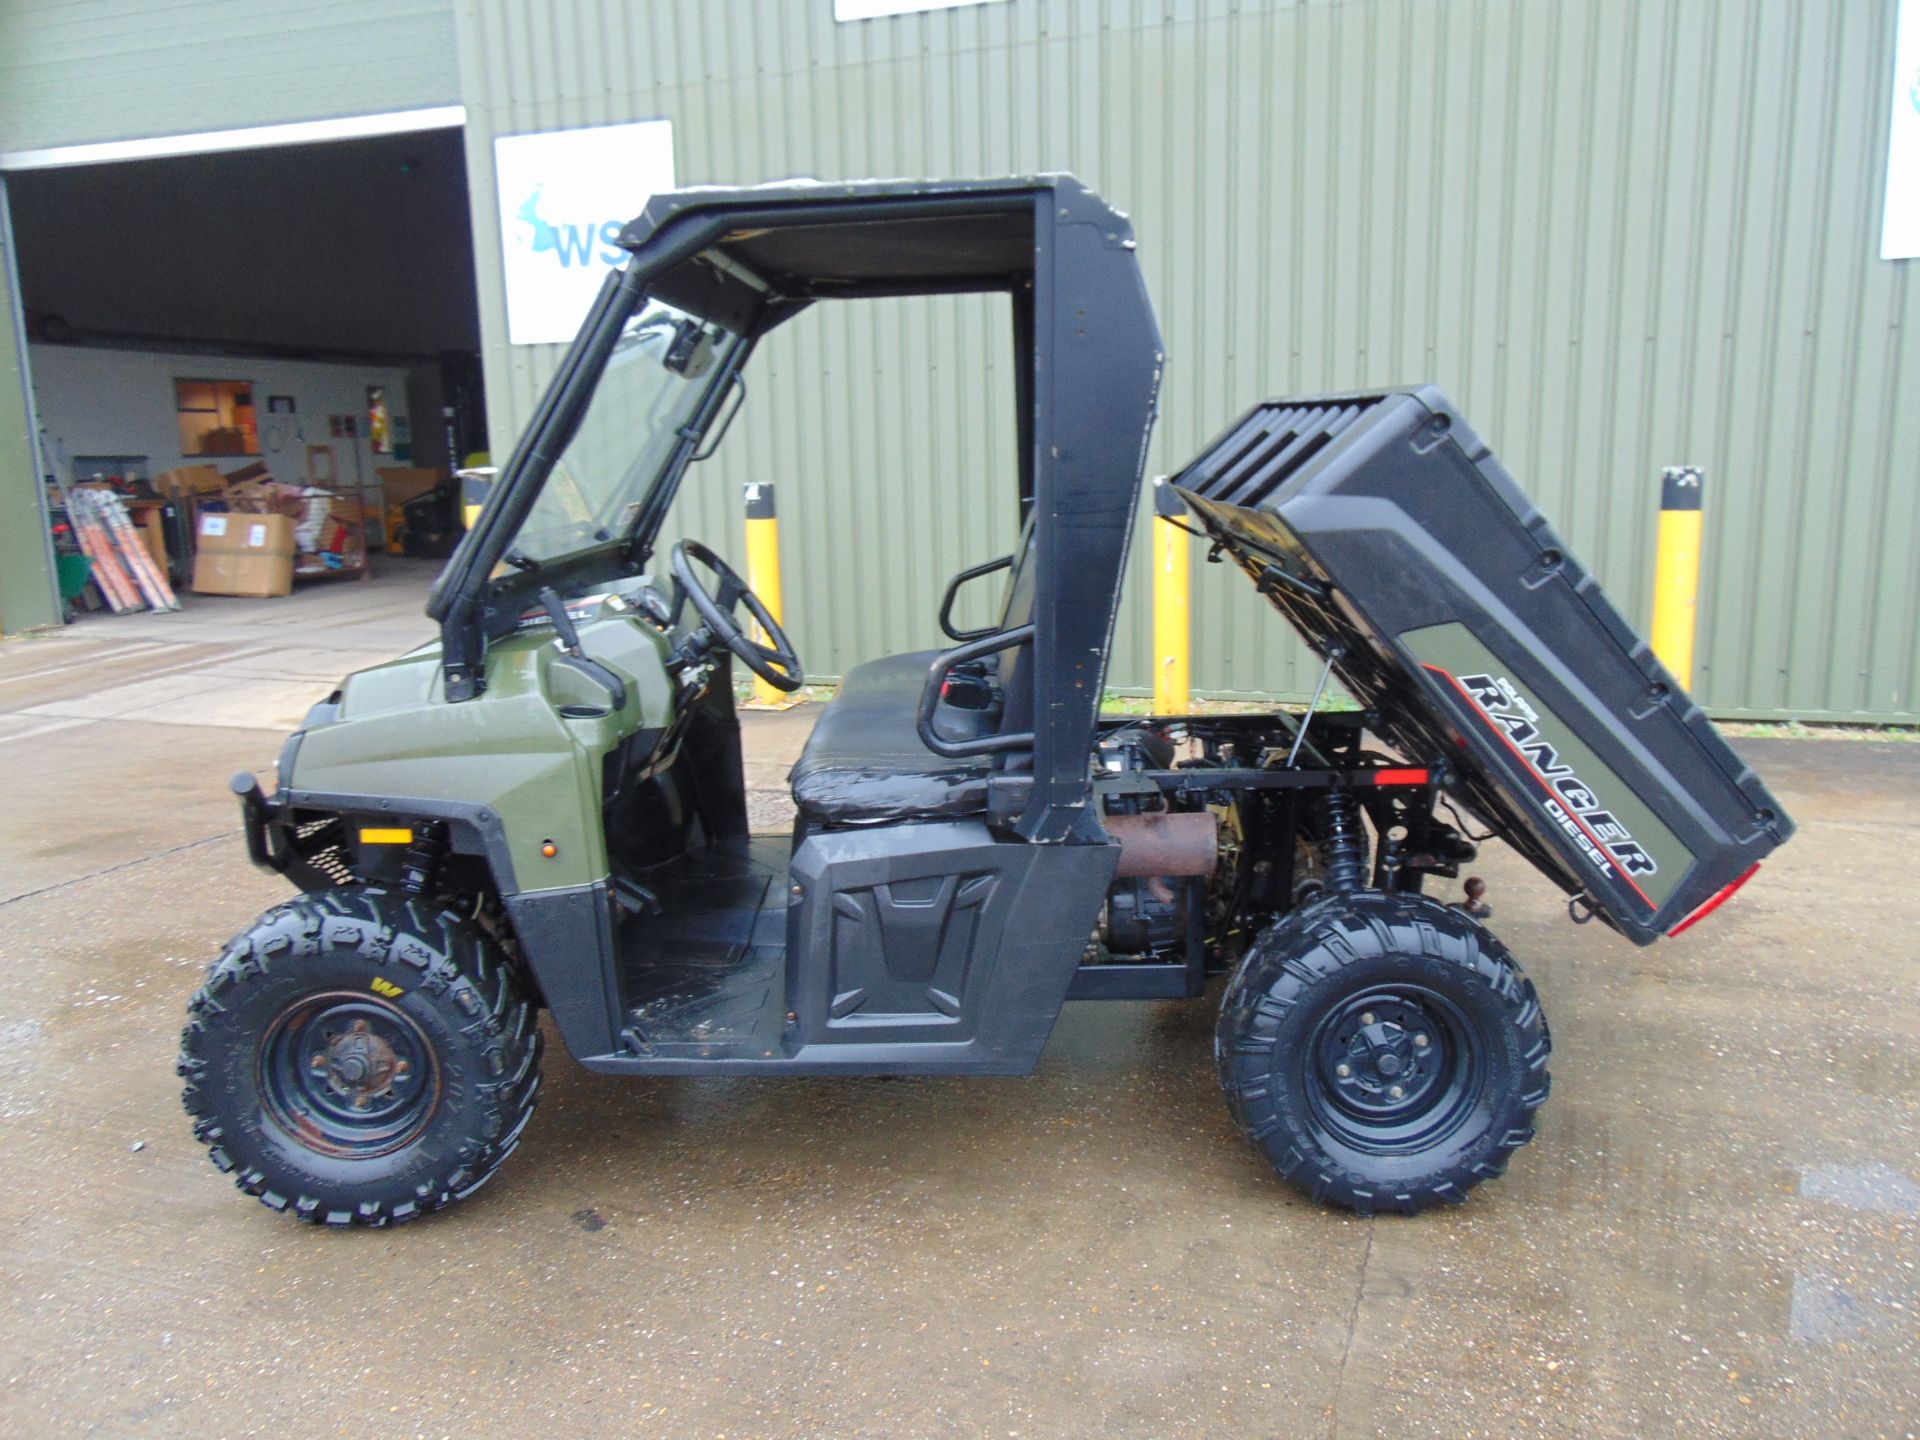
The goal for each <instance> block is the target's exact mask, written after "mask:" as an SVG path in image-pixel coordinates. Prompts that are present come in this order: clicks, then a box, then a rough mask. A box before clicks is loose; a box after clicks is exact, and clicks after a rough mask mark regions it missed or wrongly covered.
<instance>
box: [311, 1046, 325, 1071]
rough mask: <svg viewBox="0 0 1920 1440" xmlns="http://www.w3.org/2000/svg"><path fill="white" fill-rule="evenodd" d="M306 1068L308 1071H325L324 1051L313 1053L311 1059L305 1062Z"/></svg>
mask: <svg viewBox="0 0 1920 1440" xmlns="http://www.w3.org/2000/svg"><path fill="white" fill-rule="evenodd" d="M307 1068H308V1069H309V1070H324V1069H326V1068H327V1052H326V1051H324V1050H316V1051H314V1052H313V1058H312V1059H311V1060H309V1061H308V1062H307Z"/></svg>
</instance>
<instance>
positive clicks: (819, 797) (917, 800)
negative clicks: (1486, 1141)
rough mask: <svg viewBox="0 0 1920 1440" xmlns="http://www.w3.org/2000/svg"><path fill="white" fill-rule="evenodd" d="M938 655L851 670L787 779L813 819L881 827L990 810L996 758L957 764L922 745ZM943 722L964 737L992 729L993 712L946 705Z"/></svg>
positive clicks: (891, 658) (944, 728)
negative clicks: (921, 714) (922, 711)
mask: <svg viewBox="0 0 1920 1440" xmlns="http://www.w3.org/2000/svg"><path fill="white" fill-rule="evenodd" d="M939 653H940V652H939V651H937V650H921V651H916V652H914V653H912V654H909V655H888V656H886V657H885V658H883V659H880V660H869V661H868V662H867V663H866V664H864V665H856V666H855V667H854V668H853V669H852V670H850V671H848V672H847V676H846V678H845V679H844V680H842V681H841V682H840V689H839V691H838V693H836V694H835V695H834V697H833V700H832V702H831V703H829V704H828V706H827V708H826V709H825V710H824V711H822V712H821V715H820V719H819V720H818V721H817V722H816V723H815V725H814V727H813V734H812V735H810V736H808V737H807V743H806V746H805V747H804V748H803V749H802V750H801V752H800V758H799V759H798V760H797V761H795V762H794V766H793V769H792V770H791V771H790V772H789V773H788V776H787V778H788V780H789V781H790V782H791V783H792V785H793V799H794V803H795V804H796V805H798V806H799V807H800V811H801V813H802V814H803V815H805V816H806V817H807V819H809V820H811V821H813V822H816V823H818V824H822V825H877V824H884V823H886V822H888V821H892V820H933V819H940V820H946V819H952V818H954V817H956V816H961V815H977V814H979V813H980V812H981V811H983V810H985V809H986V805H987V776H988V775H989V774H990V773H991V769H992V761H991V757H989V756H978V757H975V758H972V759H967V760H950V759H948V758H947V757H945V756H943V755H936V754H934V753H933V752H932V751H931V750H929V749H927V747H926V746H925V745H923V744H921V743H920V734H919V729H918V726H917V724H916V720H915V717H916V715H917V713H918V711H919V705H920V691H921V689H922V687H923V686H925V684H926V683H927V668H928V667H929V666H930V665H932V663H933V661H934V658H935V657H936V656H938V655H939ZM939 725H940V733H941V734H942V735H950V736H953V737H954V738H956V739H964V738H970V737H973V736H978V735H984V734H987V733H989V732H990V731H991V730H992V729H993V721H992V718H991V717H990V716H989V715H986V714H984V713H982V712H980V711H977V710H959V709H956V708H954V707H953V706H951V705H944V704H943V705H942V706H941V707H940V715H939Z"/></svg>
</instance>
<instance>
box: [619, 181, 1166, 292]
mask: <svg viewBox="0 0 1920 1440" xmlns="http://www.w3.org/2000/svg"><path fill="white" fill-rule="evenodd" d="M1049 193H1051V194H1054V195H1057V197H1058V198H1059V200H1060V201H1061V202H1062V204H1063V205H1064V206H1065V207H1066V209H1067V212H1068V213H1069V214H1072V215H1074V217H1075V218H1078V219H1089V220H1093V221H1095V222H1096V223H1102V224H1105V225H1108V226H1109V227H1111V228H1113V229H1114V230H1115V232H1116V234H1119V235H1124V233H1125V228H1126V217H1125V216H1124V215H1121V214H1120V213H1119V212H1117V211H1115V210H1113V209H1111V208H1110V207H1108V206H1107V205H1105V204H1104V203H1103V202H1101V200H1100V199H1099V197H1097V196H1095V195H1093V194H1092V193H1091V192H1089V191H1088V190H1087V189H1086V187H1085V186H1083V185H1081V184H1080V182H1079V181H1077V180H1075V179H1074V178H1073V177H1072V176H1070V175H1031V176H1016V177H1013V178H1010V179H998V180H937V181H929V180H861V181H854V182H850V183H843V184H832V185H826V184H821V183H819V182H817V181H811V180H785V181H780V182H778V183H775V184H769V185H754V186H745V187H738V188H727V187H718V186H714V187H705V188H699V189H692V190H674V191H668V192H665V193H663V194H660V195H656V196H654V197H653V198H652V199H651V200H649V201H648V202H647V208H646V209H645V210H643V211H642V212H641V213H640V214H639V215H638V216H637V217H636V218H635V219H634V220H633V221H632V222H631V223H630V224H628V225H627V227H626V228H625V229H624V230H623V231H622V232H621V234H620V240H619V243H620V245H621V246H622V247H623V248H625V249H627V250H629V251H632V252H634V253H635V254H640V253H642V252H644V251H646V250H647V249H649V248H656V247H658V246H660V245H661V243H662V241H663V240H664V241H667V242H668V243H669V244H671V241H672V239H673V237H675V236H676V235H681V234H684V235H686V236H687V237H689V242H688V243H689V244H690V245H692V248H690V249H688V250H687V252H686V253H684V254H680V255H678V256H676V257H675V258H672V259H670V260H669V261H668V262H667V263H666V264H664V265H663V266H661V267H660V268H659V269H658V270H657V271H656V273H655V275H654V277H653V279H652V281H651V282H650V284H649V286H648V291H649V293H650V294H652V295H655V296H657V297H658V298H660V299H662V300H664V301H666V302H667V303H668V304H671V305H677V306H679V307H680V308H682V309H685V310H692V311H694V312H695V313H696V314H701V315H705V316H707V317H709V318H712V319H715V320H720V321H722V322H723V323H727V322H732V323H735V324H746V323H750V322H751V320H752V318H753V317H754V316H755V315H756V314H757V312H759V311H760V310H761V309H762V308H763V307H764V306H765V304H766V301H767V298H768V296H769V295H772V296H777V297H779V298H780V299H781V300H784V301H787V302H794V303H793V304H792V305H789V306H780V305H776V306H775V307H774V312H775V313H774V314H772V315H770V316H769V317H768V319H770V320H772V321H774V322H775V323H777V322H778V320H780V319H784V318H786V314H788V313H791V310H792V308H796V307H797V305H798V304H804V303H805V302H807V301H810V300H817V299H826V298H854V297H860V296H875V295H890V294H914V295H924V294H937V293H941V292H947V291H974V290H1011V289H1014V288H1016V287H1017V286H1018V285H1021V284H1023V283H1025V282H1026V280H1027V279H1028V277H1030V276H1031V275H1032V273H1033V268H1034V252H1035V244H1034V241H1035V224H1034V212H1035V201H1036V199H1037V197H1039V196H1040V195H1042V194H1049ZM999 197H1004V199H1005V201H1006V205H1005V207H1004V208H1001V207H999V206H997V205H995V204H994V201H995V199H996V198H999ZM889 202H897V203H896V204H890V203H889ZM889 211H895V212H897V213H893V214H891V215H890V214H888V212H889ZM716 227H720V233H719V234H717V235H716V234H715V233H714V231H715V228H716ZM696 235H697V236H699V237H700V239H699V241H698V242H697V243H694V242H693V241H692V238H691V237H693V236H696ZM1127 243H1129V244H1130V243H1131V241H1130V239H1129V240H1128V241H1127ZM672 248H674V249H675V250H678V249H680V248H681V247H680V246H673V247H672Z"/></svg>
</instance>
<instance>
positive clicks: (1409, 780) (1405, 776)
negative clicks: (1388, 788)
mask: <svg viewBox="0 0 1920 1440" xmlns="http://www.w3.org/2000/svg"><path fill="white" fill-rule="evenodd" d="M1432 782H1433V772H1432V771H1431V770H1376V771H1374V772H1373V783H1374V784H1376V785H1428V784H1431V783H1432Z"/></svg>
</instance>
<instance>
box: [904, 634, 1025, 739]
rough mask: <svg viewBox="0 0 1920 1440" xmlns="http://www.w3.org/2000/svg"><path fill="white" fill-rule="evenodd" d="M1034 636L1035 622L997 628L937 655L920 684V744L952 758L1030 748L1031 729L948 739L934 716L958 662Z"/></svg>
mask: <svg viewBox="0 0 1920 1440" xmlns="http://www.w3.org/2000/svg"><path fill="white" fill-rule="evenodd" d="M1032 639H1033V626H1032V625H1030V624H1028V625H1017V626H1015V627H1014V628H1013V629H1011V630H995V631H993V632H992V633H991V634H988V635H982V636H981V637H980V638H979V639H978V640H970V641H968V642H967V643H966V644H965V645H956V646H955V647H954V648H953V649H951V650H947V651H944V652H942V653H941V654H940V655H938V656H936V657H935V658H934V662H933V664H931V665H929V666H928V667H927V683H926V684H925V685H923V686H921V687H920V711H919V714H918V716H917V717H916V720H917V724H916V728H917V729H918V730H919V732H920V743H921V744H922V745H924V746H926V747H927V749H929V750H931V751H932V752H933V753H934V754H936V755H944V756H946V757H947V758H948V759H950V760H959V759H964V758H965V757H966V756H969V755H991V754H993V753H994V752H995V751H996V750H1024V749H1028V748H1031V746H1032V745H1033V731H1031V730H1020V731H1016V732H1015V733H1013V734H1011V735H982V736H980V737H979V738H978V739H974V740H949V739H947V738H946V736H944V735H942V734H941V733H940V732H939V731H938V730H935V729H934V728H933V717H934V715H935V713H936V712H937V711H938V709H939V707H940V687H941V686H942V685H944V684H946V681H947V674H948V672H950V671H951V670H952V669H953V668H954V667H955V666H956V665H964V664H966V663H967V661H969V660H978V659H980V658H981V657H982V656H983V655H992V654H995V653H996V652H998V651H1001V650H1011V649H1013V648H1014V647H1015V646H1016V645H1025V644H1027V643H1028V642H1030V641H1031V640H1032Z"/></svg>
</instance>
